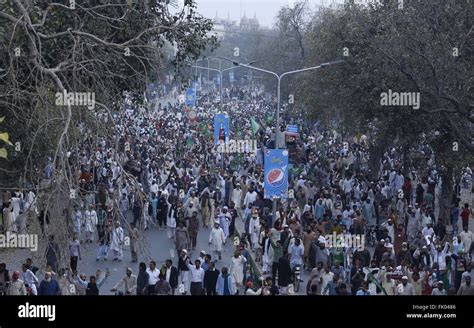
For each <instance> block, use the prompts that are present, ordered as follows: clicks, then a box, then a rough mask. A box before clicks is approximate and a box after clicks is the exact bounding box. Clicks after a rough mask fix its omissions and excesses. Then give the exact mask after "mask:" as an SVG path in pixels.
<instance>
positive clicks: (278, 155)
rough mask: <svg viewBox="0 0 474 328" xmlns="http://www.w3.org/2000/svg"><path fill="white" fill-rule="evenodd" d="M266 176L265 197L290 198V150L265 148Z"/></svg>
mask: <svg viewBox="0 0 474 328" xmlns="http://www.w3.org/2000/svg"><path fill="white" fill-rule="evenodd" d="M264 176H265V179H264V180H265V181H264V188H265V192H264V197H265V198H267V199H273V198H275V197H276V198H283V199H286V198H288V150H286V149H266V150H265V166H264Z"/></svg>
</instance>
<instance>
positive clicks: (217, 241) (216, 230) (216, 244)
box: [209, 220, 226, 260]
mask: <svg viewBox="0 0 474 328" xmlns="http://www.w3.org/2000/svg"><path fill="white" fill-rule="evenodd" d="M225 240H226V239H225V236H224V231H223V230H222V228H221V227H220V226H219V221H218V220H216V221H215V222H214V227H213V228H212V230H211V233H210V234H209V245H210V246H211V250H213V251H214V252H215V253H216V254H217V255H218V257H219V260H221V259H222V255H221V252H222V248H223V245H225Z"/></svg>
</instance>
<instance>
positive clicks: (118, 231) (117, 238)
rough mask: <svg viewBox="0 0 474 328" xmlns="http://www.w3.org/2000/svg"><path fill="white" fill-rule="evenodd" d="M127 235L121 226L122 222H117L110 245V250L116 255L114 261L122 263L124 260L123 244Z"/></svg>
mask: <svg viewBox="0 0 474 328" xmlns="http://www.w3.org/2000/svg"><path fill="white" fill-rule="evenodd" d="M124 239H125V235H124V232H123V228H122V227H121V226H120V222H119V221H117V222H115V228H114V230H112V241H111V243H110V250H111V251H112V252H113V254H114V259H113V261H117V260H118V261H119V262H121V261H122V259H123V242H124Z"/></svg>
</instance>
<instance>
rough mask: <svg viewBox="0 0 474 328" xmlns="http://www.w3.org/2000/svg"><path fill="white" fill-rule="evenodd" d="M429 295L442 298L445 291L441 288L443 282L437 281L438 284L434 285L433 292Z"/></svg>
mask: <svg viewBox="0 0 474 328" xmlns="http://www.w3.org/2000/svg"><path fill="white" fill-rule="evenodd" d="M431 295H434V296H444V295H446V289H444V288H443V281H441V280H440V281H438V283H437V284H436V285H435V288H433V291H432V292H431Z"/></svg>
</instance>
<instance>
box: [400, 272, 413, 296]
mask: <svg viewBox="0 0 474 328" xmlns="http://www.w3.org/2000/svg"><path fill="white" fill-rule="evenodd" d="M397 295H415V289H414V288H413V285H412V284H411V283H409V282H408V277H407V276H403V277H402V282H401V283H400V284H399V285H398V286H397Z"/></svg>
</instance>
